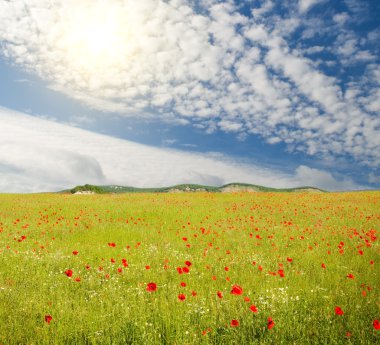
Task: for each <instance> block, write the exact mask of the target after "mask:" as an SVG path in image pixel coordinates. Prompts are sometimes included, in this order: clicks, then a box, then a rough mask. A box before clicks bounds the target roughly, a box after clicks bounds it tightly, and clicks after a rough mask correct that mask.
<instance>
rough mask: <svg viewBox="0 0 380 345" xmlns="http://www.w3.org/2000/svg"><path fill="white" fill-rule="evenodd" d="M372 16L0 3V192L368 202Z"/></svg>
mask: <svg viewBox="0 0 380 345" xmlns="http://www.w3.org/2000/svg"><path fill="white" fill-rule="evenodd" d="M378 18H380V2H379V1H376V0H373V1H372V0H367V1H365V0H341V1H328V0H292V1H290V0H282V1H280V0H278V1H277V0H262V1H259V0H246V1H233V0H229V1H220V0H219V1H217V0H197V1H196V0H187V1H186V0H166V1H162V0H140V1H134V0H107V1H105V0H75V1H74V0H64V1H63V0H61V1H58V0H11V1H9V0H0V192H27V193H29V192H44V191H57V190H62V189H66V188H70V187H73V186H75V185H78V184H83V183H92V184H118V185H127V186H135V187H160V186H169V185H173V184H179V183H200V184H207V185H223V184H226V183H230V182H245V183H252V184H260V185H264V186H270V187H278V188H288V187H298V186H305V185H308V186H314V187H319V188H323V189H326V190H330V191H335V190H359V189H380V54H379V52H380V25H379V21H378Z"/></svg>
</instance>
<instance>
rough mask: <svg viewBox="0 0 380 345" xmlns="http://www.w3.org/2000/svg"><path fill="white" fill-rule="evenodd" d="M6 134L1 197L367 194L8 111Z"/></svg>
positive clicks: (0, 155)
mask: <svg viewBox="0 0 380 345" xmlns="http://www.w3.org/2000/svg"><path fill="white" fill-rule="evenodd" d="M0 128H1V135H0V147H1V148H2V149H1V151H0V192H42V191H57V190H61V189H66V188H69V187H73V186H75V185H78V184H84V183H92V184H117V185H127V186H128V185H129V186H135V187H158V186H170V185H174V184H180V183H199V184H207V185H223V184H226V183H230V182H246V183H254V184H260V185H266V186H272V187H279V188H280V187H294V186H301V185H314V186H318V187H320V188H328V189H331V190H336V189H357V188H360V186H358V185H356V184H355V183H353V182H352V181H350V180H346V181H343V180H342V181H340V180H337V179H335V178H334V177H333V176H332V175H331V174H329V173H327V172H323V171H320V170H317V169H311V168H308V167H306V166H301V167H299V168H298V169H297V171H295V173H294V174H293V175H292V174H287V173H283V172H281V171H275V170H271V169H268V168H265V167H260V166H254V165H249V164H243V163H241V162H238V161H236V160H233V159H231V158H229V157H226V156H224V155H222V154H203V155H202V154H199V153H188V152H182V151H178V150H171V149H158V148H154V147H150V146H146V145H141V144H137V143H133V142H130V141H126V140H121V139H116V138H112V137H109V136H105V135H101V134H95V133H92V132H89V131H85V130H83V129H79V128H75V127H71V126H68V125H63V124H59V123H56V122H53V121H48V120H44V119H40V118H36V117H33V116H30V115H25V114H22V113H18V112H15V111H11V110H9V109H6V108H1V107H0Z"/></svg>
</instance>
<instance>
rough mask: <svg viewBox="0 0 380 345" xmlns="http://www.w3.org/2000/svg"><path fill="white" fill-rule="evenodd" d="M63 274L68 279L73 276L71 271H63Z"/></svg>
mask: <svg viewBox="0 0 380 345" xmlns="http://www.w3.org/2000/svg"><path fill="white" fill-rule="evenodd" d="M65 274H66V275H67V276H68V277H69V278H71V277H72V276H73V271H72V270H66V271H65Z"/></svg>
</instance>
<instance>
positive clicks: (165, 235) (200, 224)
mask: <svg viewBox="0 0 380 345" xmlns="http://www.w3.org/2000/svg"><path fill="white" fill-rule="evenodd" d="M379 230H380V192H357V193H321V194H316V193H315V194H313V193H236V194H216V193H215V194H212V193H193V194H191V193H182V194H124V195H59V194H55V195H53V194H40V195H1V196H0V320H1V322H0V344H3V345H5V344H375V343H379V342H380V330H379V329H380V323H379V321H378V320H380V286H379V285H380V270H379V264H380V248H379V239H378V237H379Z"/></svg>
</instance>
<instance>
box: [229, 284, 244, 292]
mask: <svg viewBox="0 0 380 345" xmlns="http://www.w3.org/2000/svg"><path fill="white" fill-rule="evenodd" d="M231 293H232V294H233V295H241V294H242V293H243V289H242V288H241V287H240V286H239V285H236V284H235V285H233V286H232V290H231Z"/></svg>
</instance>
